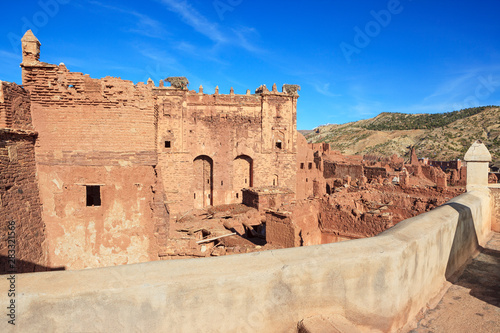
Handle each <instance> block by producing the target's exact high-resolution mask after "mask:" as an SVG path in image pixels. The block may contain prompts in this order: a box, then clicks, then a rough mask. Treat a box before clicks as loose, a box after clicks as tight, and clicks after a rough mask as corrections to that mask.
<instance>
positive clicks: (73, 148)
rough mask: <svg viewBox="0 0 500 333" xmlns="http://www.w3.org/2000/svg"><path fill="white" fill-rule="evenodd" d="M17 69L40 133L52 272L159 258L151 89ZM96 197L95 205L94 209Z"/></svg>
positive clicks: (48, 69) (161, 233)
mask: <svg viewBox="0 0 500 333" xmlns="http://www.w3.org/2000/svg"><path fill="white" fill-rule="evenodd" d="M24 47H25V43H24V42H23V48H24ZM21 66H22V69H23V83H24V86H25V88H26V90H28V91H30V92H31V111H32V118H33V125H34V127H35V129H36V130H37V131H38V132H39V133H40V134H39V137H38V141H37V145H36V163H37V172H38V178H39V186H40V192H41V198H42V204H43V220H44V222H45V223H46V225H47V228H46V237H47V248H48V261H49V265H50V266H51V267H59V266H63V267H66V268H69V269H80V268H87V267H101V266H110V265H118V264H125V263H137V262H144V261H150V260H156V259H158V246H159V245H161V243H164V242H165V241H166V237H165V234H166V233H168V230H166V228H167V225H168V220H167V221H165V223H162V222H161V221H159V219H162V218H165V216H166V207H165V205H164V203H163V204H162V203H161V201H164V198H162V197H158V194H159V193H158V190H160V191H161V186H158V184H157V173H156V172H155V166H156V164H157V154H156V125H157V121H156V117H157V115H156V114H155V108H154V103H153V95H152V87H151V86H147V85H145V84H142V83H139V84H137V85H134V84H133V83H132V82H130V81H125V80H121V79H119V78H111V77H106V78H103V79H93V78H90V77H89V76H88V75H83V74H82V73H75V72H70V71H69V70H68V69H67V68H66V66H64V64H60V65H59V66H57V65H51V64H46V63H42V62H38V61H33V62H26V61H23V64H22V65H21ZM92 191H97V192H96V193H97V194H96V193H94V192H92ZM94 195H95V196H97V197H98V201H96V202H89V196H90V197H93V196H94ZM92 200H94V199H91V201H92ZM95 200H97V199H95ZM158 217H159V218H158Z"/></svg>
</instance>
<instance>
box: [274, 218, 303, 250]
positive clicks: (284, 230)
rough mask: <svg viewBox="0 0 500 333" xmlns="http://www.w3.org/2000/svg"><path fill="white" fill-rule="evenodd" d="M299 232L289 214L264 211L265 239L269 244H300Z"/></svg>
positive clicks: (292, 245) (293, 245)
mask: <svg viewBox="0 0 500 333" xmlns="http://www.w3.org/2000/svg"><path fill="white" fill-rule="evenodd" d="M299 232H300V230H299V228H297V227H296V226H295V224H294V223H293V222H292V220H291V218H290V215H286V214H281V213H277V212H267V213H266V241H267V242H268V243H269V244H272V245H276V246H282V247H284V248H288V247H297V246H300V236H299Z"/></svg>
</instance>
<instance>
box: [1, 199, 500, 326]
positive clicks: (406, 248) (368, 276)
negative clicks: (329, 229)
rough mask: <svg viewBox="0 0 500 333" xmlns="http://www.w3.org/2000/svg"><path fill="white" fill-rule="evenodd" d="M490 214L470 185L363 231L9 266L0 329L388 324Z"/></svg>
mask: <svg viewBox="0 0 500 333" xmlns="http://www.w3.org/2000/svg"><path fill="white" fill-rule="evenodd" d="M490 218H491V201H490V194H489V192H488V191H472V192H468V193H465V194H463V195H461V196H459V197H456V198H454V199H453V200H451V201H450V202H449V203H447V204H446V205H443V206H441V207H439V208H436V209H435V210H433V211H431V212H428V213H426V214H422V215H419V216H417V217H414V218H412V219H408V220H405V221H403V222H401V223H399V224H398V225H396V226H395V227H393V228H391V229H389V230H387V231H386V232H384V233H382V234H380V235H379V236H376V237H373V238H367V239H360V240H353V241H349V242H342V243H334V244H327V245H320V246H309V247H301V248H292V249H284V250H274V251H266V252H259V253H251V254H243V255H233V256H225V257H216V258H207V259H196V260H176V261H161V262H150V263H142V264H135V265H124V266H116V267H111V268H100V269H90V270H82V271H66V272H43V273H30V274H23V275H18V276H17V277H16V290H17V291H18V293H17V294H16V297H17V298H16V306H17V307H16V318H17V319H16V326H15V327H14V326H12V325H8V324H7V320H2V321H1V324H0V325H1V331H2V332H14V331H16V332H42V331H43V332H81V331H82V330H84V331H87V332H119V331H121V332H293V331H294V330H295V327H296V324H297V322H298V321H299V320H301V319H303V318H305V317H308V316H313V315H317V314H333V313H336V314H339V315H342V316H345V318H347V319H348V320H350V321H352V322H353V323H355V324H357V325H364V326H365V328H367V330H368V331H373V332H379V331H382V332H394V331H396V330H397V329H399V328H401V327H403V326H404V325H405V324H406V323H407V322H408V321H409V320H411V319H412V318H413V317H414V316H415V315H416V314H417V313H418V312H419V311H420V310H421V309H422V308H423V307H425V306H426V304H427V303H428V302H429V300H430V299H432V298H433V297H435V296H436V295H438V294H439V292H440V291H441V289H442V288H443V285H444V283H445V281H446V279H447V278H449V277H450V276H451V275H452V274H453V273H454V272H456V271H457V269H459V267H461V266H462V265H463V264H464V263H465V262H466V261H467V259H469V258H470V257H471V255H473V254H474V252H475V251H476V250H477V247H478V243H479V244H483V243H484V242H485V240H486V239H487V238H488V234H489V233H490V227H491V220H490ZM7 289H8V281H7V280H6V279H2V280H0V290H7ZM6 296H7V293H0V301H1V304H2V306H6V304H7V302H8V299H7V298H6ZM16 329H17V330H16Z"/></svg>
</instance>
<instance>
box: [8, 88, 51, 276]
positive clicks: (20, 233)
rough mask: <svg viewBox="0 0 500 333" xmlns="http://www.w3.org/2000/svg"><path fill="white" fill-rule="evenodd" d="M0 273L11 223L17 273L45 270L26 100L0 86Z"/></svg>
mask: <svg viewBox="0 0 500 333" xmlns="http://www.w3.org/2000/svg"><path fill="white" fill-rule="evenodd" d="M0 115H1V116H0V235H1V239H0V256H1V257H0V273H5V272H7V271H8V269H7V268H8V266H6V264H8V262H7V260H6V256H7V255H8V244H9V243H8V241H7V238H8V232H9V231H10V230H8V229H7V228H8V226H9V222H11V221H13V222H14V223H15V240H16V243H15V244H16V259H17V260H16V269H17V272H19V273H23V272H33V271H39V270H45V265H46V251H45V250H44V245H43V244H44V241H45V231H44V228H45V226H44V223H43V221H42V209H41V203H40V196H39V191H38V183H37V178H36V165H35V140H36V132H34V131H32V129H33V126H32V125H31V115H30V97H29V94H28V92H27V91H26V90H24V89H23V88H22V87H20V86H18V85H16V84H14V83H5V82H3V83H0Z"/></svg>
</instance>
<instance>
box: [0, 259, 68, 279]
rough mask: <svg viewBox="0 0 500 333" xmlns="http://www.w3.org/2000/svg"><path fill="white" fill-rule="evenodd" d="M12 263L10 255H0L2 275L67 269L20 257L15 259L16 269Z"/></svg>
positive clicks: (0, 272)
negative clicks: (40, 263) (39, 263)
mask: <svg viewBox="0 0 500 333" xmlns="http://www.w3.org/2000/svg"><path fill="white" fill-rule="evenodd" d="M11 264H13V262H12V261H9V257H6V256H4V255H0V275H5V274H21V273H33V272H46V271H64V270H65V268H64V267H55V268H52V267H47V266H42V265H38V264H35V263H32V262H30V261H25V260H20V259H16V261H15V270H14V269H12V268H11V266H10V265H11ZM13 270H14V271H13Z"/></svg>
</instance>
